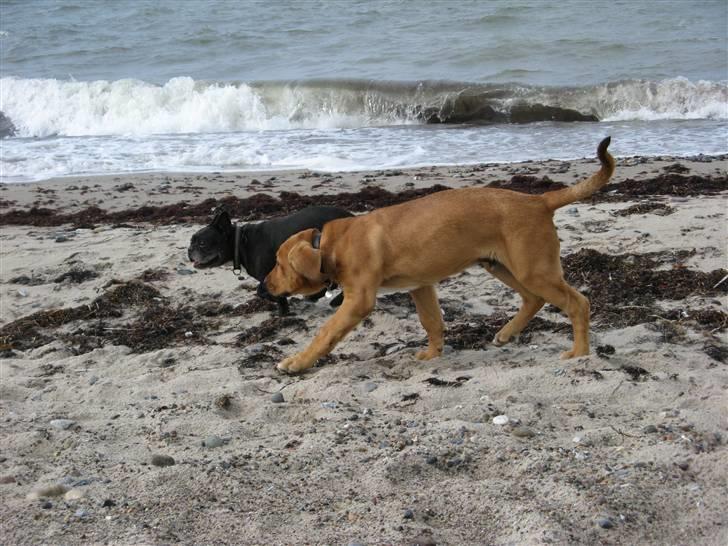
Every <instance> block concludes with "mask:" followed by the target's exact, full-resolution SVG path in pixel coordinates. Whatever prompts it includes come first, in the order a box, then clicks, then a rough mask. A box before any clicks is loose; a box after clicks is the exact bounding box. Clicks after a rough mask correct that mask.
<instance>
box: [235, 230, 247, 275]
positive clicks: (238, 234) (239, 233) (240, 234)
mask: <svg viewBox="0 0 728 546" xmlns="http://www.w3.org/2000/svg"><path fill="white" fill-rule="evenodd" d="M244 238H245V224H242V225H241V224H237V223H236V224H235V242H234V243H233V244H234V245H235V248H234V249H233V273H234V274H235V275H238V276H240V274H241V273H242V272H243V270H242V268H241V266H240V244H241V243H242V242H243V239H244ZM239 278H240V277H239ZM240 280H242V279H240Z"/></svg>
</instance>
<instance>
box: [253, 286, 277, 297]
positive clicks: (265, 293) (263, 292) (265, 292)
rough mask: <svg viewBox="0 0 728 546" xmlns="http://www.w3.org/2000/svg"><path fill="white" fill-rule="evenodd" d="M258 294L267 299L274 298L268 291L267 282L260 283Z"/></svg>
mask: <svg viewBox="0 0 728 546" xmlns="http://www.w3.org/2000/svg"><path fill="white" fill-rule="evenodd" d="M255 293H256V294H258V296H259V297H261V298H263V299H266V300H272V299H273V296H272V295H271V293H270V292H268V289H267V288H266V286H265V282H261V283H259V284H258V290H256V292H255Z"/></svg>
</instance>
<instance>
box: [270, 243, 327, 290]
mask: <svg viewBox="0 0 728 546" xmlns="http://www.w3.org/2000/svg"><path fill="white" fill-rule="evenodd" d="M316 233H318V232H317V230H314V229H307V230H305V231H301V232H299V233H296V234H295V235H292V236H291V237H289V238H288V239H287V240H286V241H285V242H284V243H283V244H282V245H281V246H280V248H279V249H278V253H277V255H276V265H275V267H274V268H273V269H272V270H271V272H270V273H268V275H267V276H266V277H265V280H264V281H263V284H264V285H265V288H266V289H267V290H268V292H269V293H270V294H271V295H273V296H282V295H283V294H286V295H288V294H303V295H308V294H315V293H316V292H319V291H320V290H321V289H322V288H324V287H325V286H326V285H325V280H324V277H323V275H322V273H321V251H320V249H318V248H313V246H312V244H311V242H312V240H313V237H314V234H316Z"/></svg>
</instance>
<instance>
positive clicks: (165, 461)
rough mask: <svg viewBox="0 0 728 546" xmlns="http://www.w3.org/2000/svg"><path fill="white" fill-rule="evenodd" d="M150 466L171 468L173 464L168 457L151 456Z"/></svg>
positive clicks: (171, 459)
mask: <svg viewBox="0 0 728 546" xmlns="http://www.w3.org/2000/svg"><path fill="white" fill-rule="evenodd" d="M152 464H153V465H154V466H172V465H174V464H175V462H174V459H173V458H172V457H170V456H169V455H152Z"/></svg>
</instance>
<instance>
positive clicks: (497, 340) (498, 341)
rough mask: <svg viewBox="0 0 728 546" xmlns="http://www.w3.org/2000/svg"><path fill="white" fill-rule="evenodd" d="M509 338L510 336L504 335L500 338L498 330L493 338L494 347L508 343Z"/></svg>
mask: <svg viewBox="0 0 728 546" xmlns="http://www.w3.org/2000/svg"><path fill="white" fill-rule="evenodd" d="M510 340H511V338H510V337H506V338H505V339H501V338H500V332H498V333H497V334H496V335H495V337H494V338H493V345H495V346H496V347H503V345H505V344H506V343H508V342H509V341H510Z"/></svg>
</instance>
